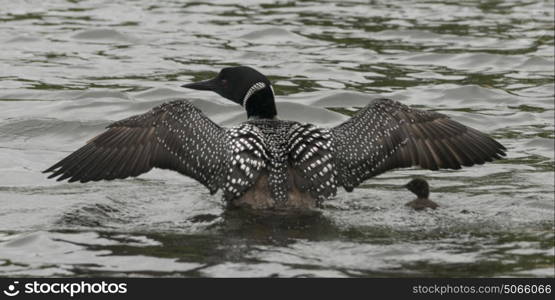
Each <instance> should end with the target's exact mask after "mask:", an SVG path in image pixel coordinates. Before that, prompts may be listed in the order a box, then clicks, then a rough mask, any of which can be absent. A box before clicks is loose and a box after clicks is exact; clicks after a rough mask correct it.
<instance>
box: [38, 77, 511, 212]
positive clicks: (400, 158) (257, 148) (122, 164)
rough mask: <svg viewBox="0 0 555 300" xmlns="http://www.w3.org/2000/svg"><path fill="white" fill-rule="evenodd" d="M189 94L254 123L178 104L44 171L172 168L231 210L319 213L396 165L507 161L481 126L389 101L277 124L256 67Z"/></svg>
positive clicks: (117, 129) (110, 174)
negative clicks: (224, 120) (327, 121)
mask: <svg viewBox="0 0 555 300" xmlns="http://www.w3.org/2000/svg"><path fill="white" fill-rule="evenodd" d="M185 87H188V88H193V89H199V90H212V91H215V92H217V93H218V94H220V95H222V96H224V97H226V98H228V99H230V100H232V101H234V102H236V103H237V104H240V105H243V106H244V108H245V110H246V112H247V116H248V117H249V119H248V120H247V121H246V122H244V123H242V124H239V125H238V126H235V127H231V128H223V127H221V126H219V125H217V124H215V123H214V122H212V121H211V120H210V119H208V118H207V117H206V116H205V115H204V114H203V113H202V112H201V111H200V110H199V109H197V108H195V107H194V106H193V105H192V104H190V103H189V102H188V101H186V100H176V101H172V102H169V103H166V104H162V105H160V106H157V107H155V108H153V109H152V110H151V111H149V112H147V113H145V114H142V115H137V116H133V117H130V118H127V119H124V120H121V121H118V122H115V123H113V124H111V125H109V126H108V128H107V130H106V131H105V132H104V133H102V134H100V135H98V136H97V137H95V138H93V139H92V140H90V141H89V142H88V143H87V144H86V145H84V146H83V147H81V148H80V149H78V150H77V151H75V152H73V153H71V154H70V155H68V156H67V157H66V158H64V159H62V160H61V161H60V162H58V163H56V164H54V165H53V166H52V167H50V168H48V169H47V170H46V171H45V172H51V173H52V174H51V175H50V176H49V178H53V177H57V179H58V180H64V179H68V180H69V181H70V182H73V181H80V182H88V181H97V180H102V179H105V180H111V179H116V178H126V177H132V176H138V175H140V174H143V173H145V172H148V171H149V170H151V169H152V168H155V167H156V168H161V169H170V170H174V171H177V172H179V173H181V174H184V175H186V176H189V177H191V178H194V179H196V180H197V181H199V182H200V183H202V184H203V185H205V186H206V187H207V188H208V189H209V191H210V192H211V193H215V192H217V191H218V190H222V192H223V193H222V194H223V198H224V199H225V200H226V201H227V203H231V204H233V205H236V206H243V205H245V204H246V205H248V206H251V207H255V208H278V209H281V208H284V209H287V208H312V207H315V206H316V205H317V204H318V203H320V202H321V201H323V200H325V199H327V198H329V197H332V196H334V195H335V194H336V192H337V189H338V188H339V187H344V188H345V189H346V190H347V191H351V190H352V189H353V188H355V187H357V186H358V185H360V184H361V183H362V182H364V181H365V180H367V179H369V178H371V177H374V176H377V175H379V174H381V173H383V172H385V171H387V170H391V169H395V168H403V167H410V166H420V167H422V168H425V169H431V170H437V169H445V168H447V169H459V168H461V166H471V165H474V164H483V163H484V162H486V161H491V160H493V159H498V158H501V156H504V155H505V152H504V151H505V148H504V147H503V146H502V145H501V144H499V143H498V142H496V141H495V140H493V139H492V138H490V137H488V136H487V135H485V134H483V133H481V132H479V131H477V130H475V129H472V128H469V127H466V126H464V125H462V124H460V123H458V122H456V121H453V120H451V119H449V117H447V116H445V115H443V114H440V113H436V112H429V111H422V110H416V109H411V108H409V107H407V106H406V105H403V104H400V103H399V102H395V101H392V100H389V99H378V100H375V101H373V102H372V103H370V104H368V105H367V106H366V107H364V108H363V109H361V110H360V111H359V112H358V113H356V114H355V115H354V116H353V117H352V118H351V119H349V120H347V121H346V122H344V123H342V124H340V125H338V126H336V127H333V128H329V129H326V128H319V127H317V126H315V125H312V124H303V123H299V122H293V121H282V120H278V119H276V114H277V112H276V108H275V103H274V93H273V90H272V88H271V85H270V82H269V81H268V80H267V78H265V77H264V76H263V75H262V74H260V73H258V72H257V71H256V70H254V69H252V68H248V67H234V68H226V69H223V70H222V71H221V72H220V74H219V75H218V76H217V77H216V78H213V79H211V80H207V81H202V82H196V83H191V84H187V85H185Z"/></svg>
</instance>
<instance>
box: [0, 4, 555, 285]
mask: <svg viewBox="0 0 555 300" xmlns="http://www.w3.org/2000/svg"><path fill="white" fill-rule="evenodd" d="M553 10H554V3H553V1H528V2H522V1H503V2H499V1H486V2H483V1H466V2H464V3H450V2H445V3H442V2H429V1H422V2H420V1H416V2H410V3H405V2H403V3H399V4H397V3H391V2H388V1H372V2H371V3H370V4H368V3H366V2H357V1H349V2H344V1H337V2H329V1H302V2H279V1H278V2H273V1H246V2H245V1H239V2H237V1H235V2H234V1H226V2H223V3H221V4H220V3H219V4H214V3H211V2H190V3H181V2H173V1H159V2H157V3H156V4H153V3H150V2H148V1H135V2H133V3H132V4H130V3H129V2H127V1H112V2H110V3H102V4H100V3H99V1H97V0H90V1H71V2H67V1H61V0H49V1H42V2H40V3H39V2H33V3H30V2H14V1H10V2H9V3H6V4H5V5H3V9H2V11H1V12H0V29H1V30H0V42H1V43H0V49H1V50H2V54H1V55H0V70H2V71H0V87H1V89H0V275H1V276H16V275H24V276H53V275H59V276H75V275H78V276H92V275H98V276H288V277H291V276H347V277H352V276H364V277H368V276H555V274H554V273H553V267H554V255H555V253H554V251H555V248H554V246H553V245H554V241H555V235H554V233H553V229H554V219H553V214H554V202H555V200H554V196H553V193H554V186H553V181H554V170H555V168H554V163H553V162H554V138H555V134H554V131H553V130H554V117H553V111H554V96H555V85H554V83H553V81H554V77H555V76H554V69H553V62H554V57H553V52H554V45H553V44H554V39H553V34H554V23H553V18H554V15H555V13H554V11H553ZM240 64H244V65H251V66H253V67H255V68H257V69H259V70H260V71H262V72H263V73H265V74H267V75H268V76H269V78H270V79H271V80H272V82H273V83H274V89H275V91H276V94H277V95H278V97H277V98H278V102H279V103H278V111H279V113H280V116H281V118H282V119H292V120H297V121H303V122H311V123H314V124H317V125H320V126H325V127H330V126H334V125H335V124H338V123H340V122H342V121H344V120H345V119H346V118H348V116H349V115H351V114H352V113H353V112H355V111H356V110H357V109H358V108H360V107H362V106H364V105H366V103H368V102H369V101H370V100H371V99H373V98H375V97H377V96H386V97H390V98H393V99H396V100H399V101H402V102H403V103H406V104H409V105H412V106H415V107H418V108H424V109H433V110H437V111H440V112H442V113H445V114H448V115H450V116H452V118H454V119H455V120H458V121H460V122H462V123H464V124H467V125H469V126H472V127H475V128H477V129H479V130H482V131H485V132H487V133H489V134H491V135H492V136H494V137H495V138H497V139H499V141H500V142H501V143H503V144H504V145H505V146H506V147H507V148H508V149H509V151H508V157H507V159H505V160H502V161H497V162H495V163H491V164H487V165H485V166H478V167H473V168H467V169H463V170H459V171H440V172H429V171H421V170H416V169H412V170H398V171H394V172H390V173H386V174H383V175H381V176H379V177H377V178H375V179H373V180H370V181H368V182H366V183H365V184H364V185H362V186H361V188H360V189H356V190H355V191H354V192H353V193H346V192H341V193H340V194H339V195H338V196H337V197H336V198H335V199H332V200H330V201H328V202H326V203H325V208H324V209H322V210H319V211H317V212H314V213H313V214H308V215H296V216H290V215H264V214H252V213H249V212H244V211H224V209H223V205H222V203H221V202H220V200H219V199H220V198H219V196H216V197H214V196H211V195H209V193H208V192H207V191H206V190H204V188H202V187H201V186H200V185H198V184H197V183H195V182H194V181H192V180H190V179H188V178H184V177H182V176H180V175H178V174H175V173H172V172H164V171H160V170H154V171H152V172H150V173H148V174H145V175H143V176H141V177H140V178H136V179H129V180H120V181H113V182H98V183H89V184H68V183H58V182H54V181H49V180H46V179H45V177H44V176H43V174H41V173H40V171H41V170H43V169H45V168H46V167H47V166H49V165H51V164H52V163H53V162H55V161H57V160H58V159H60V158H61V157H63V156H65V155H66V154H67V153H68V152H70V151H72V150H74V149H76V148H77V147H79V146H81V145H82V144H83V143H84V142H85V141H86V140H88V139H89V138H91V137H93V136H94V135H96V134H98V133H99V132H101V131H102V129H103V128H104V127H105V126H106V125H107V124H109V123H110V122H112V121H114V120H118V119H122V118H125V117H128V116H130V115H132V114H137V113H141V112H144V111H146V110H148V109H149V108H151V107H153V106H155V105H158V104H160V103H162V102H164V101H166V100H167V99H172V98H177V97H186V98H188V99H191V101H192V102H193V103H194V105H196V106H197V107H199V108H201V109H202V110H203V111H204V112H205V113H206V114H207V115H209V116H210V117H211V118H212V119H213V120H215V121H216V122H218V123H220V124H222V125H225V126H230V125H233V124H237V123H239V122H241V121H243V120H245V116H244V113H243V112H242V110H241V108H240V107H237V106H234V104H232V103H230V102H228V101H225V100H223V99H220V98H219V97H218V96H217V95H215V94H209V93H205V92H199V91H193V90H184V89H181V88H179V86H180V85H181V84H182V83H184V82H190V81H196V80H203V79H206V78H209V77H211V76H213V75H214V74H215V73H216V72H218V71H219V69H220V68H222V67H224V66H233V65H240ZM415 175H419V176H423V177H425V178H426V179H428V181H429V182H430V183H431V192H432V194H431V198H432V199H433V200H434V201H435V202H437V203H439V204H440V206H441V207H440V209H438V210H436V211H425V212H414V211H411V210H409V209H407V208H405V207H404V206H403V204H404V203H405V202H407V201H408V200H410V199H411V198H412V194H410V193H409V192H408V191H406V190H404V189H403V188H402V187H401V186H402V185H403V184H405V183H406V182H407V181H408V179H409V178H411V177H412V176H415Z"/></svg>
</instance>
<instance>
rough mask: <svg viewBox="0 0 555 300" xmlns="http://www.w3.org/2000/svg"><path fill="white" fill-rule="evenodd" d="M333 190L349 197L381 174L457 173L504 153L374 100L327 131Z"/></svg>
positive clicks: (423, 115)
mask: <svg viewBox="0 0 555 300" xmlns="http://www.w3.org/2000/svg"><path fill="white" fill-rule="evenodd" d="M331 133H332V138H333V141H334V148H335V154H334V161H335V164H336V167H337V168H338V178H337V181H338V185H341V186H343V187H345V189H346V190H348V191H350V190H352V189H353V188H354V187H356V186H358V185H359V184H360V183H362V182H363V181H364V180H366V179H368V178H371V177H374V176H376V175H379V174H381V173H383V172H385V171H387V170H391V169H395V168H404V167H410V166H420V167H422V168H424V169H430V170H437V169H460V168H461V166H472V165H474V164H483V163H484V162H486V161H492V160H493V159H499V158H501V156H505V152H504V151H505V150H506V149H505V147H503V145H501V144H500V143H498V142H497V141H495V140H494V139H492V138H490V137H489V136H487V135H485V134H484V133H481V132H479V131H478V130H476V129H472V128H470V127H466V126H464V125H462V124H460V123H458V122H456V121H453V120H451V119H449V117H447V116H445V115H443V114H440V113H436V112H430V111H421V110H416V109H411V108H409V107H408V106H406V105H403V104H400V103H399V102H396V101H392V100H389V99H378V100H376V101H375V102H373V103H371V104H369V105H368V106H366V107H365V108H363V109H361V110H360V111H359V112H358V113H357V114H356V115H355V116H353V117H352V118H351V119H349V120H348V121H346V122H344V123H343V124H340V125H338V126H337V127H334V128H332V129H331Z"/></svg>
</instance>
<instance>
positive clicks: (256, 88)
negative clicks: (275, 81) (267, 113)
mask: <svg viewBox="0 0 555 300" xmlns="http://www.w3.org/2000/svg"><path fill="white" fill-rule="evenodd" d="M264 88H266V84H265V83H264V82H257V83H255V84H253V85H252V86H251V88H250V89H249V90H248V91H247V93H246V94H245V97H244V98H243V107H247V101H248V100H249V98H250V97H251V96H252V94H254V93H256V92H258V91H260V90H262V89H264ZM270 88H272V86H270ZM272 93H273V90H272Z"/></svg>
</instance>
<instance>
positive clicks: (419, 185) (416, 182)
mask: <svg viewBox="0 0 555 300" xmlns="http://www.w3.org/2000/svg"><path fill="white" fill-rule="evenodd" d="M405 187H406V188H407V189H408V190H409V191H411V192H413V193H414V194H415V195H416V197H417V198H416V199H414V200H412V201H410V202H407V204H405V205H406V206H409V207H412V208H414V209H415V210H422V209H424V208H431V209H436V208H438V207H439V205H438V204H437V203H435V202H434V201H432V200H430V199H428V197H429V196H430V187H429V186H428V182H427V181H426V180H424V179H422V178H415V179H413V180H411V181H410V182H409V183H407V184H406V185H405Z"/></svg>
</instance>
